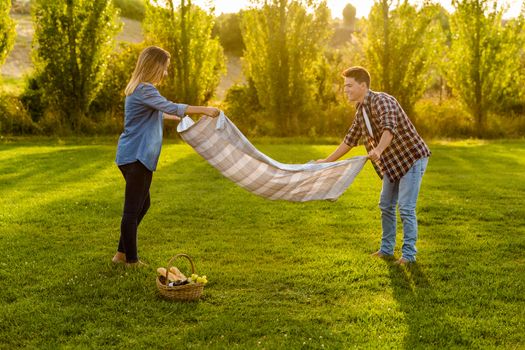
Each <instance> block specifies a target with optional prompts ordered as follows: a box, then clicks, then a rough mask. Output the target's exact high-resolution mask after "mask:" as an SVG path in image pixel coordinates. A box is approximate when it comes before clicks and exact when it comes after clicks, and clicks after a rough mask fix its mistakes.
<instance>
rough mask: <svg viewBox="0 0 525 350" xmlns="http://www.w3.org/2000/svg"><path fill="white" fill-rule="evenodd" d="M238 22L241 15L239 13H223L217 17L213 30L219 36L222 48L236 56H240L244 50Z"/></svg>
mask: <svg viewBox="0 0 525 350" xmlns="http://www.w3.org/2000/svg"><path fill="white" fill-rule="evenodd" d="M240 22H241V15H240V14H239V13H223V14H221V15H220V16H219V17H217V22H216V23H215V27H214V30H213V32H214V33H216V35H217V36H218V37H219V40H220V42H221V45H222V47H223V48H224V50H225V51H226V52H231V53H233V54H235V55H237V56H241V55H242V51H243V50H244V42H243V41H242V34H241V25H240Z"/></svg>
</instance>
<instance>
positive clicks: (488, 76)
mask: <svg viewBox="0 0 525 350" xmlns="http://www.w3.org/2000/svg"><path fill="white" fill-rule="evenodd" d="M452 3H453V5H454V8H455V11H454V13H453V14H452V16H451V23H450V26H451V31H452V44H451V47H450V50H449V52H448V61H447V62H446V65H445V67H444V72H445V74H446V76H447V78H448V83H449V84H450V85H451V86H452V88H453V91H454V93H455V94H456V95H457V96H458V98H459V99H460V100H461V101H462V102H463V103H464V104H465V106H466V107H467V108H468V109H469V111H470V113H471V114H472V116H473V117H474V120H475V123H476V134H477V136H478V137H483V136H484V135H485V131H486V121H487V115H488V113H489V112H491V111H495V110H496V109H498V108H501V106H504V105H505V104H507V103H508V102H509V100H510V99H512V96H518V95H519V94H520V91H522V90H523V83H524V82H525V81H524V78H523V68H522V66H521V62H520V56H521V54H522V53H523V47H524V44H525V42H524V35H523V31H524V29H525V27H524V17H523V11H522V14H521V15H520V16H519V17H518V18H516V19H513V20H510V21H507V22H506V24H503V21H502V14H503V11H504V9H503V8H500V9H498V7H497V2H496V1H488V0H461V1H457V0H455V1H453V2H452Z"/></svg>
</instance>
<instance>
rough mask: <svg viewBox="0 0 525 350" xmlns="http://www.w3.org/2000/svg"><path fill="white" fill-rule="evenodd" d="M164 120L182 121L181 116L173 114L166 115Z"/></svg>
mask: <svg viewBox="0 0 525 350" xmlns="http://www.w3.org/2000/svg"><path fill="white" fill-rule="evenodd" d="M164 119H171V120H177V121H180V119H181V118H180V117H179V116H176V115H173V114H168V113H164Z"/></svg>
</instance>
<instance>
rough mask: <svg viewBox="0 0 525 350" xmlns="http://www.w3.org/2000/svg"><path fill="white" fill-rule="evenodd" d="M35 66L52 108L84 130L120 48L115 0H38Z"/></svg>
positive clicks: (75, 128) (72, 126)
mask: <svg viewBox="0 0 525 350" xmlns="http://www.w3.org/2000/svg"><path fill="white" fill-rule="evenodd" d="M33 9H34V13H33V17H34V23H35V37H34V39H33V40H34V42H33V45H34V47H35V48H36V50H35V51H34V59H33V60H34V63H35V67H36V76H37V78H38V81H39V85H40V86H41V87H42V91H43V94H44V96H43V97H44V101H45V104H46V106H47V107H48V108H50V109H51V110H52V111H53V112H56V113H58V117H59V118H60V120H61V121H62V122H63V123H65V125H64V126H65V127H66V128H69V129H72V130H73V131H80V130H81V128H82V123H83V122H87V120H88V116H87V114H88V111H89V106H90V104H91V102H92V101H93V99H94V98H95V97H96V95H97V92H98V90H99V89H100V87H101V82H102V81H103V78H104V73H105V70H106V66H107V63H108V58H109V55H110V54H111V52H112V51H113V48H114V36H115V34H116V33H117V31H118V30H119V28H120V26H119V24H117V10H116V9H115V8H114V7H113V5H112V2H111V0H53V1H48V0H36V1H35V3H34V8H33Z"/></svg>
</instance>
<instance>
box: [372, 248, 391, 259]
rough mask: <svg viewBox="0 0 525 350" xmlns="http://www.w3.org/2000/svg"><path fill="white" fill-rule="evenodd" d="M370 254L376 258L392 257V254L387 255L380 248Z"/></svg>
mask: <svg viewBox="0 0 525 350" xmlns="http://www.w3.org/2000/svg"><path fill="white" fill-rule="evenodd" d="M370 256H372V257H375V258H381V259H391V258H392V255H386V254H384V253H381V251H380V250H378V251H377V252H375V253H372V254H371V255H370Z"/></svg>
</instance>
